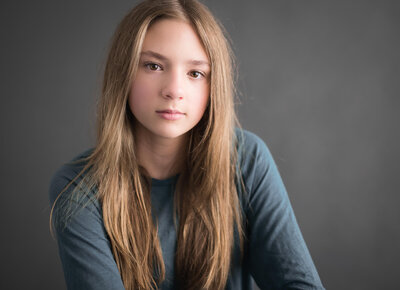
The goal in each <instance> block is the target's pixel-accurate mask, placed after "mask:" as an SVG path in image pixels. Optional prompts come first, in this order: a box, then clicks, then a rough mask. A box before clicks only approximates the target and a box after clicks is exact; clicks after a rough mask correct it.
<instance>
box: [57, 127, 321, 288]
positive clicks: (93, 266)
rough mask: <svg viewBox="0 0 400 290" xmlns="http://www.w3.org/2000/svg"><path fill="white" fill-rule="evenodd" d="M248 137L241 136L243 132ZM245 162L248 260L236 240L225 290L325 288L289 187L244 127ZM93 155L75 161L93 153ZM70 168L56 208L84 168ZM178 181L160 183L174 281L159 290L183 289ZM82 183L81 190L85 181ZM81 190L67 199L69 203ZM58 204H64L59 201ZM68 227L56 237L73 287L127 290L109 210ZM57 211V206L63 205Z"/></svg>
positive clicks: (83, 214)
mask: <svg viewBox="0 0 400 290" xmlns="http://www.w3.org/2000/svg"><path fill="white" fill-rule="evenodd" d="M240 132H241V133H242V134H241V133H240ZM236 133H237V138H238V145H237V146H238V147H237V148H238V163H237V166H238V167H239V168H240V170H241V172H242V176H243V181H244V184H245V189H246V193H244V192H243V190H242V189H241V186H237V189H238V194H239V199H240V202H241V206H242V209H243V214H244V218H245V219H246V221H247V222H246V227H245V233H246V237H247V238H246V239H245V240H246V241H245V245H244V255H243V260H241V259H240V248H239V242H238V240H236V243H235V246H234V249H233V255H232V261H231V268H230V274H229V278H228V281H227V284H226V288H225V289H232V290H239V289H243V290H250V289H253V279H254V280H255V281H256V283H257V285H258V286H259V287H260V289H262V290H264V289H274V290H275V289H324V288H323V286H322V284H321V281H320V278H319V276H318V273H317V270H316V269H315V266H314V264H313V261H312V259H311V256H310V254H309V251H308V249H307V246H306V244H305V242H304V239H303V237H302V234H301V232H300V229H299V227H298V224H297V221H296V218H295V216H294V213H293V210H292V207H291V204H290V201H289V198H288V195H287V192H286V189H285V186H284V184H283V182H282V179H281V177H280V175H279V172H278V169H277V166H276V164H275V162H274V160H273V158H272V156H271V153H270V151H269V150H268V148H267V146H266V145H265V143H264V142H263V141H262V140H261V139H260V138H259V137H257V136H256V135H254V134H253V133H250V132H248V131H245V130H242V131H239V129H237V130H236ZM89 152H90V151H86V152H85V153H83V154H81V155H80V156H78V157H77V158H75V159H74V160H79V158H81V157H84V156H87V155H88V154H89ZM82 166H83V165H82V164H79V163H67V164H65V165H64V166H62V167H61V168H60V169H59V170H58V171H57V172H56V173H55V175H54V176H53V178H52V180H51V185H50V191H49V194H50V203H51V204H53V202H54V200H55V199H56V198H57V196H58V194H59V192H60V191H61V190H62V189H63V188H64V187H65V186H66V185H67V184H68V183H69V182H70V181H71V180H72V179H73V178H74V177H75V176H76V175H77V173H78V172H79V171H80V169H82ZM177 179H178V176H174V177H171V178H168V179H166V180H156V179H152V182H151V203H152V212H153V215H154V217H155V218H157V220H158V236H159V239H160V242H161V248H162V252H163V259H164V263H165V270H166V279H165V281H163V283H162V284H161V285H160V286H159V289H163V290H167V289H177V286H176V284H175V282H174V277H175V276H174V254H175V251H176V241H177V234H176V230H175V226H174V220H173V202H174V198H173V197H174V190H175V184H176V181H177ZM79 180H80V179H78V180H77V181H76V182H75V183H74V185H75V186H76V184H77V183H78V182H79ZM73 187H74V186H72V187H70V188H69V190H68V191H66V192H65V193H64V194H63V195H62V199H68V197H69V194H70V192H71V190H72V189H73ZM57 204H58V203H57ZM77 208H78V209H79V210H77V211H76V212H74V214H73V215H72V217H71V219H70V220H69V221H68V223H67V224H66V227H61V226H57V227H56V236H57V241H58V248H59V254H60V258H61V262H62V265H63V270H64V276H65V280H66V283H67V287H68V289H85V290H89V289H107V290H113V289H115V290H117V289H124V286H123V283H122V280H121V277H120V274H119V271H118V268H117V265H116V263H115V260H114V258H113V255H112V251H111V247H110V241H109V238H108V235H107V233H106V231H105V228H104V224H103V218H102V209H101V205H100V204H99V202H98V201H97V200H90V201H88V204H87V205H86V206H85V207H83V208H82V206H81V204H80V203H78V204H77ZM56 210H57V206H56Z"/></svg>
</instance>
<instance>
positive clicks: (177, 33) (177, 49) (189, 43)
mask: <svg viewBox="0 0 400 290" xmlns="http://www.w3.org/2000/svg"><path fill="white" fill-rule="evenodd" d="M148 50H151V51H154V52H157V53H158V54H161V55H163V56H166V57H167V58H168V59H171V60H183V59H185V60H189V59H196V60H200V61H208V57H207V53H206V51H205V49H204V46H203V44H202V42H201V40H200V37H199V36H198V35H197V33H196V31H195V29H194V28H193V27H192V25H191V24H190V23H188V22H186V21H183V20H178V19H169V18H168V19H160V20H157V21H156V22H154V23H153V24H152V25H151V26H150V27H149V28H148V30H147V33H146V35H145V38H144V42H143V46H142V52H144V51H148Z"/></svg>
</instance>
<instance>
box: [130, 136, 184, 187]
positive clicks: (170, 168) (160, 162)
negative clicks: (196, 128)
mask: <svg viewBox="0 0 400 290" xmlns="http://www.w3.org/2000/svg"><path fill="white" fill-rule="evenodd" d="M135 135H136V138H135V139H136V152H137V154H136V156H137V158H138V162H139V165H141V166H142V167H144V168H145V169H146V171H147V173H148V174H149V175H150V177H152V178H155V179H167V178H169V177H172V176H175V175H176V174H178V173H180V172H181V170H182V169H183V165H184V161H185V157H186V144H187V135H183V136H180V137H177V138H164V137H159V136H155V135H154V134H145V133H144V132H143V131H142V130H137V131H136V132H135Z"/></svg>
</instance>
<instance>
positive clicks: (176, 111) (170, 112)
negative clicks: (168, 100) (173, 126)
mask: <svg viewBox="0 0 400 290" xmlns="http://www.w3.org/2000/svg"><path fill="white" fill-rule="evenodd" d="M156 112H157V113H168V114H183V113H182V112H181V111H178V110H172V109H167V110H158V111H156Z"/></svg>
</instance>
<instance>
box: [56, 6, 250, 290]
mask: <svg viewBox="0 0 400 290" xmlns="http://www.w3.org/2000/svg"><path fill="white" fill-rule="evenodd" d="M160 18H175V19H179V20H183V21H186V22H189V23H191V24H192V26H193V28H194V29H195V31H196V32H197V33H198V36H199V38H200V39H201V41H202V44H203V45H204V49H205V51H206V53H207V54H208V57H209V60H210V64H211V83H210V103H209V105H208V107H207V109H206V112H205V113H204V116H203V118H202V119H201V120H200V122H199V123H198V124H197V125H196V126H195V127H194V128H193V129H192V132H191V137H190V142H189V145H188V147H189V148H188V150H187V158H186V164H185V168H186V170H185V171H184V172H182V173H181V174H180V177H179V179H178V184H177V189H176V193H175V208H176V211H177V212H176V216H177V217H178V218H179V222H178V223H177V224H179V227H178V230H177V234H178V237H177V252H176V255H175V273H176V274H175V275H176V277H177V280H178V281H179V285H180V287H181V288H182V289H223V288H224V287H225V284H226V281H227V279H228V274H229V270H230V262H231V251H232V248H233V246H234V230H235V227H236V229H237V230H238V233H240V235H239V236H240V242H241V243H242V232H243V231H242V217H241V213H240V205H239V200H238V195H237V190H236V186H235V176H236V170H235V168H236V166H235V165H236V158H237V156H236V155H237V152H236V149H235V148H236V146H235V134H234V127H235V125H236V124H237V119H236V116H235V111H234V101H233V96H234V93H235V88H234V77H233V76H234V73H233V65H234V62H233V54H232V52H231V49H230V46H229V43H228V41H227V40H226V38H225V36H224V32H223V30H222V26H221V25H220V24H219V23H218V22H217V20H216V19H215V18H214V17H213V16H212V14H211V13H210V11H209V10H208V9H207V8H206V7H205V6H204V5H203V4H201V3H199V2H198V1H196V0H147V1H143V2H141V3H139V4H138V5H137V6H136V7H134V8H133V9H132V10H131V11H130V12H129V13H128V14H127V15H126V16H125V18H124V19H123V20H122V22H121V23H120V24H119V26H118V27H117V29H116V31H115V34H114V37H113V39H112V43H111V47H110V51H109V54H108V58H107V62H106V67H105V72H104V80H103V87H102V95H101V99H100V102H99V105H98V120H97V130H98V131H97V144H96V147H95V150H94V151H93V152H92V154H91V155H90V156H89V157H88V159H87V163H86V165H85V168H84V169H83V170H82V172H81V175H82V176H84V177H83V180H82V181H81V182H82V183H84V184H85V188H87V190H92V189H94V188H95V189H96V192H97V198H98V200H99V201H100V202H101V205H102V210H103V219H104V225H105V228H106V231H107V233H108V235H109V238H110V241H111V247H112V251H113V254H114V258H115V261H116V263H117V266H118V268H119V271H120V274H121V277H122V280H123V283H124V286H125V288H126V289H146V290H147V289H156V288H157V285H158V284H159V283H160V282H161V281H162V280H163V279H164V277H165V268H164V262H163V256H162V251H161V246H160V242H159V239H158V237H157V226H156V225H155V223H154V221H153V218H152V215H151V202H150V183H149V180H148V178H146V177H145V174H144V172H143V170H142V169H141V167H140V166H139V164H138V162H137V158H136V156H135V132H134V126H133V125H132V124H133V122H135V119H134V117H133V115H132V113H131V112H130V109H129V106H128V105H127V102H128V95H129V90H130V86H131V83H132V79H133V78H134V76H135V72H136V70H137V67H138V62H139V56H140V51H141V47H142V43H143V40H144V37H145V34H146V31H147V29H148V28H149V26H150V25H151V24H152V23H154V21H156V20H157V19H160ZM68 186H69V185H68ZM77 188H82V187H79V186H78V187H76V188H75V189H77ZM64 190H65V189H64ZM75 191H76V190H75ZM56 202H57V200H56ZM56 202H55V203H56ZM53 209H54V205H53ZM138 237H140V238H138ZM155 276H156V277H155Z"/></svg>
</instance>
